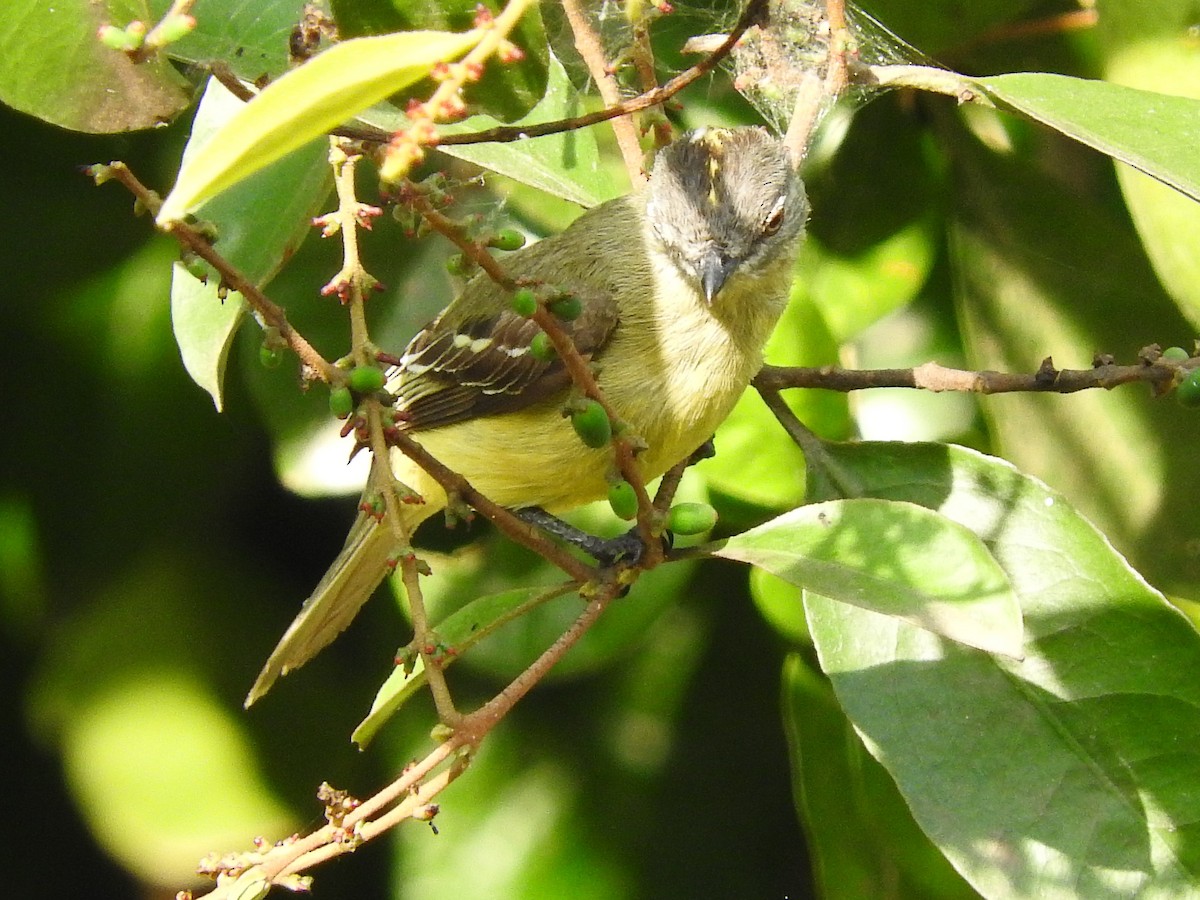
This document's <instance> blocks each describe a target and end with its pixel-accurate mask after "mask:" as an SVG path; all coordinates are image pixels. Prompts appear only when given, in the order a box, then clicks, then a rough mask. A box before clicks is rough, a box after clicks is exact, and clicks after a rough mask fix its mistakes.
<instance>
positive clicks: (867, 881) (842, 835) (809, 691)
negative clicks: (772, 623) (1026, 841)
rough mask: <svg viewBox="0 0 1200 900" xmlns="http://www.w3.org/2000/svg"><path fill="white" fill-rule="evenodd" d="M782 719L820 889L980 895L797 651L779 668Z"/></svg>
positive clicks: (846, 898)
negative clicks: (923, 828)
mask: <svg viewBox="0 0 1200 900" xmlns="http://www.w3.org/2000/svg"><path fill="white" fill-rule="evenodd" d="M783 717H784V718H783V721H784V729H785V732H786V734H787V739H788V750H789V756H790V758H791V770H792V791H793V794H794V795H795V804H796V812H797V814H798V815H799V816H800V819H801V821H802V822H803V824H804V830H805V834H806V835H807V838H808V845H809V847H810V849H811V853H812V857H813V877H814V879H815V881H816V883H817V887H818V892H819V893H818V895H819V896H820V897H822V898H824V900H862V898H866V897H897V898H899V897H920V898H921V900H951V898H955V900H957V898H962V900H967V898H975V897H977V896H978V895H977V894H976V893H975V892H974V891H973V890H971V888H970V886H968V885H967V884H966V882H964V881H963V880H962V877H961V876H960V875H959V874H958V873H957V872H955V871H954V869H953V868H951V866H950V864H949V863H948V862H947V861H946V858H945V857H944V856H942V854H941V853H940V851H938V849H937V848H936V847H935V846H934V845H933V844H932V843H931V842H930V840H929V838H927V837H926V836H925V835H924V834H923V833H922V832H921V830H920V828H918V827H917V824H916V823H915V822H914V821H913V818H912V813H910V812H909V811H908V807H907V806H906V805H905V803H904V799H903V798H902V797H901V796H900V792H899V791H898V790H897V789H896V784H895V782H894V781H892V779H891V777H890V776H889V775H888V774H887V772H886V771H885V770H884V768H883V767H882V766H881V765H880V764H879V763H878V762H876V761H875V760H874V759H873V758H872V757H871V755H870V754H869V753H868V752H867V750H866V748H865V747H863V744H862V741H861V740H860V739H859V737H858V736H857V735H856V734H855V733H854V730H853V728H851V726H850V723H849V722H848V721H847V719H846V715H845V713H843V712H842V711H841V709H840V708H838V705H837V701H836V700H835V698H834V695H833V690H832V688H831V687H830V685H829V682H828V681H827V680H826V679H824V678H822V677H821V676H820V675H819V674H818V673H817V672H815V671H813V669H812V668H810V666H809V664H808V663H807V662H805V659H804V657H803V656H801V655H800V654H798V653H794V654H792V655H790V656H789V657H788V658H787V659H786V660H785V662H784V666H783Z"/></svg>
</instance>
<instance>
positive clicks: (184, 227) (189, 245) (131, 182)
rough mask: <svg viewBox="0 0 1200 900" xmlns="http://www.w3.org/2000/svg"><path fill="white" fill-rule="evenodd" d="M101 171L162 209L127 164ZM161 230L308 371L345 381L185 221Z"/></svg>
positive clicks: (100, 175)
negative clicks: (208, 268)
mask: <svg viewBox="0 0 1200 900" xmlns="http://www.w3.org/2000/svg"><path fill="white" fill-rule="evenodd" d="M100 169H102V170H103V171H97V170H94V171H93V177H95V178H97V180H98V181H99V180H102V178H103V177H104V176H105V175H107V176H111V177H112V178H114V179H116V180H117V181H119V182H120V183H121V184H122V185H124V186H125V188H126V189H127V190H128V191H129V192H130V193H131V194H133V196H134V197H136V198H137V199H138V201H139V202H140V203H141V204H142V205H143V206H144V207H146V209H148V210H150V212H151V213H156V212H157V210H158V207H159V206H160V205H161V204H162V199H161V198H160V197H159V196H158V194H156V193H154V192H153V191H151V190H150V189H149V188H148V187H146V186H145V185H144V184H142V183H141V181H139V180H138V179H137V177H136V176H135V175H134V174H133V172H132V171H130V169H129V167H128V166H126V165H125V163H123V162H119V161H114V162H111V163H109V164H108V165H107V166H102V167H100ZM161 229H162V231H164V232H165V233H167V234H169V235H171V236H172V237H173V238H175V240H177V241H179V243H180V244H181V245H182V246H183V247H184V249H186V250H188V251H189V252H191V253H194V254H195V255H196V256H199V257H200V258H201V259H203V260H204V261H205V262H206V263H208V264H209V265H210V266H212V267H213V268H214V269H215V270H216V272H217V274H218V275H220V276H221V283H222V284H223V285H225V286H226V287H228V288H230V289H231V290H234V291H237V292H238V293H239V294H241V295H242V297H243V298H245V300H246V302H247V303H249V304H250V306H251V308H252V309H254V311H255V312H257V313H258V314H259V315H260V316H261V317H262V319H263V321H265V322H266V323H267V324H268V325H273V326H274V327H275V328H277V329H278V330H279V336H280V337H281V338H283V340H284V341H285V342H286V343H287V345H288V347H290V348H291V349H292V351H293V352H294V353H295V354H296V355H297V356H298V357H300V362H302V363H303V364H304V366H305V367H306V368H307V370H308V371H310V372H312V373H314V374H315V375H316V376H317V377H318V378H320V379H321V380H322V381H325V382H328V383H331V384H338V383H340V382H341V381H342V380H343V379H344V377H345V376H344V374H343V373H342V372H341V371H340V370H339V369H338V368H337V367H336V366H334V365H333V364H332V363H330V362H329V361H328V360H326V359H325V357H323V356H322V355H321V354H320V353H318V352H317V350H316V348H315V347H313V345H312V344H310V343H309V342H308V341H307V340H306V339H305V338H304V336H303V335H301V334H300V333H299V332H298V331H296V330H295V329H294V328H292V325H291V323H290V322H288V319H287V314H286V313H285V312H284V311H283V308H282V307H280V306H277V305H276V304H274V303H272V302H271V301H270V300H269V299H267V295H266V294H264V293H263V292H262V291H261V290H259V288H258V285H256V284H255V283H254V282H252V281H251V280H250V279H248V278H247V277H246V276H245V275H243V274H242V273H241V272H240V271H238V270H237V269H236V268H235V267H234V266H233V265H231V264H230V263H229V261H228V260H227V259H225V257H223V256H222V255H221V254H220V253H218V252H217V251H216V250H215V249H214V248H213V245H212V244H211V243H210V242H209V239H208V238H207V237H205V236H204V235H202V234H201V233H200V232H199V231H197V230H196V229H195V228H193V227H192V226H190V225H188V224H186V223H185V222H181V221H176V222H169V223H167V224H166V225H164V226H161Z"/></svg>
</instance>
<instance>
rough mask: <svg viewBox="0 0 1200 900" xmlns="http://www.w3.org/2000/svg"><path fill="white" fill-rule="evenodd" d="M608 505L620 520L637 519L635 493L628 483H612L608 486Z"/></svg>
mask: <svg viewBox="0 0 1200 900" xmlns="http://www.w3.org/2000/svg"><path fill="white" fill-rule="evenodd" d="M608 505H609V506H611V507H612V511H613V512H614V513H615V514H616V515H617V517H618V518H621V519H635V518H637V511H638V500H637V492H636V491H634V489H633V485H632V484H630V483H629V482H628V481H614V482H613V483H612V484H610V485H609V486H608Z"/></svg>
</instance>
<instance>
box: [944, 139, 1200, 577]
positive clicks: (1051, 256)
mask: <svg viewBox="0 0 1200 900" xmlns="http://www.w3.org/2000/svg"><path fill="white" fill-rule="evenodd" d="M947 140H948V141H949V142H950V145H951V146H953V148H954V153H955V158H956V171H955V174H956V190H955V192H954V196H953V202H954V206H953V212H954V219H953V223H952V225H951V231H950V250H951V263H952V265H953V266H954V277H955V288H956V292H957V297H956V302H957V306H958V309H959V315H960V319H961V322H962V331H963V335H964V339H965V342H966V349H967V358H968V361H969V363H970V366H971V367H972V368H975V369H993V370H997V371H1008V372H1034V371H1037V369H1038V367H1039V366H1040V365H1041V363H1042V361H1043V360H1044V359H1045V358H1046V357H1051V358H1052V359H1053V362H1054V364H1055V365H1056V366H1059V367H1061V368H1087V367H1089V366H1090V365H1091V364H1092V361H1093V359H1094V358H1095V355H1096V353H1097V352H1102V353H1111V354H1113V356H1114V357H1115V358H1116V359H1117V360H1118V361H1121V362H1133V361H1134V360H1135V359H1136V357H1137V352H1138V350H1139V349H1140V348H1141V347H1143V346H1145V345H1147V344H1150V343H1154V342H1158V343H1161V344H1162V345H1164V346H1167V345H1170V344H1176V343H1177V344H1183V345H1187V344H1188V341H1189V338H1190V336H1191V335H1192V334H1194V333H1195V332H1194V329H1192V328H1191V327H1189V326H1188V325H1187V323H1186V322H1184V321H1183V320H1182V319H1181V318H1180V317H1179V315H1178V312H1177V311H1176V308H1175V306H1174V304H1172V303H1171V302H1170V300H1169V299H1168V298H1167V297H1165V296H1164V294H1163V291H1162V288H1161V286H1160V285H1159V283H1158V281H1157V279H1156V278H1155V277H1154V273H1153V272H1152V271H1151V269H1150V266H1149V265H1148V263H1147V260H1146V258H1145V256H1144V254H1143V253H1142V250H1141V247H1140V245H1139V243H1138V241H1137V236H1136V235H1135V234H1134V233H1133V231H1132V229H1131V228H1130V227H1129V224H1128V220H1127V218H1126V217H1125V215H1124V213H1123V211H1122V210H1121V209H1120V207H1119V206H1118V207H1116V208H1114V207H1113V206H1110V205H1105V204H1102V203H1100V202H1097V201H1096V200H1092V199H1088V198H1084V197H1081V196H1079V194H1078V192H1077V191H1076V190H1075V189H1074V188H1073V187H1072V186H1071V185H1069V184H1064V183H1061V182H1059V181H1056V180H1055V179H1052V178H1048V177H1046V176H1044V175H1043V174H1041V173H1037V172H1034V171H1031V170H1030V169H1029V168H1027V167H1023V166H1020V165H1018V164H1017V162H1016V161H1015V160H1013V159H1012V158H1011V157H1009V156H1004V155H1000V154H993V153H989V152H987V151H985V150H984V149H983V148H982V147H980V146H979V145H978V144H977V143H976V142H974V141H972V140H968V139H966V138H965V137H960V136H957V135H953V136H950V137H948V138H947ZM1063 152H1065V151H1063ZM1101 172H1103V168H1101ZM981 406H982V408H983V410H984V413H985V415H986V416H987V417H988V420H989V423H990V425H991V427H992V429H993V433H994V434H995V437H996V440H997V447H998V448H999V449H1000V451H1001V452H1002V453H1003V454H1004V455H1005V457H1006V458H1008V459H1010V460H1011V461H1013V462H1014V463H1016V464H1017V465H1018V466H1020V467H1021V468H1022V469H1024V470H1026V471H1028V472H1030V473H1031V474H1034V475H1037V476H1038V477H1040V478H1044V479H1045V480H1046V481H1047V482H1049V483H1050V484H1051V485H1052V486H1054V487H1055V488H1057V489H1059V490H1062V491H1063V492H1064V493H1066V494H1067V496H1069V497H1070V498H1071V501H1072V502H1073V503H1074V504H1076V505H1077V506H1078V507H1079V509H1080V510H1081V511H1082V512H1083V513H1084V514H1085V515H1087V516H1088V517H1089V518H1090V519H1091V520H1092V521H1094V522H1095V523H1096V524H1097V525H1098V526H1099V527H1101V528H1102V529H1103V530H1104V531H1105V533H1106V534H1108V536H1109V537H1110V538H1111V539H1112V540H1113V541H1114V542H1115V543H1116V544H1117V546H1118V547H1120V548H1122V550H1123V551H1124V552H1126V553H1129V554H1131V555H1134V554H1135V556H1134V558H1135V559H1136V561H1137V563H1138V565H1139V566H1140V567H1141V568H1142V569H1143V570H1144V571H1145V572H1146V574H1147V575H1149V576H1150V577H1152V578H1153V579H1154V580H1155V581H1156V582H1159V583H1162V582H1163V581H1165V580H1166V579H1169V578H1178V577H1180V576H1181V575H1182V574H1183V573H1187V572H1191V571H1193V568H1192V567H1193V565H1194V563H1193V559H1194V555H1193V551H1192V550H1191V549H1190V548H1189V546H1188V543H1187V542H1188V540H1189V538H1188V536H1186V535H1185V534H1184V533H1182V532H1181V530H1180V529H1179V527H1178V523H1179V521H1181V519H1182V520H1185V521H1187V520H1190V516H1191V514H1192V513H1191V508H1192V504H1191V499H1190V498H1191V495H1192V494H1193V493H1194V489H1195V488H1196V486H1200V470H1197V469H1196V467H1195V466H1193V465H1192V464H1191V460H1192V451H1191V447H1190V441H1191V439H1192V438H1191V436H1192V435H1193V434H1194V425H1193V424H1192V420H1191V419H1190V418H1189V417H1187V416H1185V415H1182V414H1181V410H1180V408H1179V407H1178V406H1177V405H1176V404H1174V403H1171V402H1166V401H1165V400H1159V401H1157V402H1156V401H1153V400H1152V399H1151V398H1150V396H1149V394H1148V392H1147V391H1145V390H1139V389H1137V388H1123V389H1120V390H1114V391H1086V392H1080V393H1077V394H1072V395H1071V396H1069V397H1064V396H1059V395H1050V394H1030V393H1024V394H1009V395H1005V396H1003V397H989V398H986V399H984V400H983V401H982V403H981ZM1193 479H1195V481H1193ZM1168 485H1169V486H1170V488H1169V489H1168Z"/></svg>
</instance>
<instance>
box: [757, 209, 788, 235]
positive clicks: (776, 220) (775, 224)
mask: <svg viewBox="0 0 1200 900" xmlns="http://www.w3.org/2000/svg"><path fill="white" fill-rule="evenodd" d="M782 225H783V204H782V203H780V204H779V205H778V206H776V207H775V208H774V209H773V210H771V214H770V215H769V216H767V218H766V219H765V220H764V221H763V223H762V233H763V234H764V235H772V234H774V233H775V232H777V231H778V230H779V229H780V227H781V226H782Z"/></svg>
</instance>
